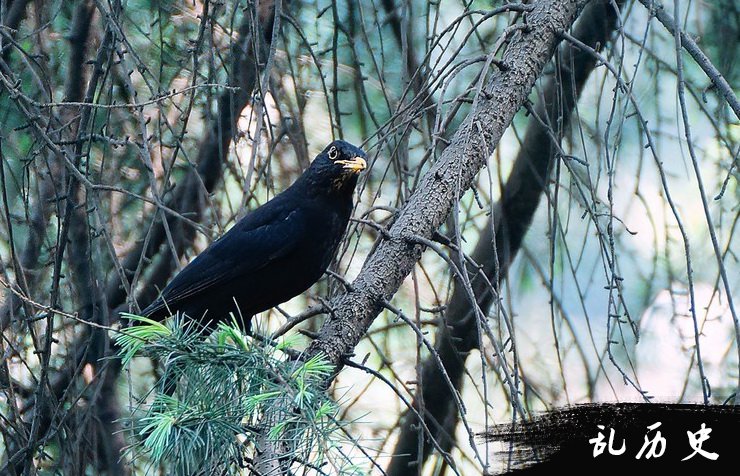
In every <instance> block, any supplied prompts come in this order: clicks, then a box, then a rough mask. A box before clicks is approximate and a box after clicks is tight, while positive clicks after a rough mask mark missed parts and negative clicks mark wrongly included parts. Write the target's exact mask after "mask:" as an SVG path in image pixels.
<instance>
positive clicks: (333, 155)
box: [329, 146, 339, 160]
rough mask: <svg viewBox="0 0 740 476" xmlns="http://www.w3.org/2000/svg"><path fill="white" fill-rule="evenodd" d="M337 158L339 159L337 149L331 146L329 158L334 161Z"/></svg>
mask: <svg viewBox="0 0 740 476" xmlns="http://www.w3.org/2000/svg"><path fill="white" fill-rule="evenodd" d="M337 157H339V152H337V148H336V147H334V146H332V147H331V149H329V158H330V159H331V160H336V159H337Z"/></svg>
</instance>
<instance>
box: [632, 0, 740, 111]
mask: <svg viewBox="0 0 740 476" xmlns="http://www.w3.org/2000/svg"><path fill="white" fill-rule="evenodd" d="M640 3H642V4H643V5H644V6H645V8H647V9H648V10H650V13H651V14H652V15H655V18H657V19H658V21H659V22H660V23H662V24H663V26H664V27H665V28H666V30H668V31H669V32H670V33H671V35H674V36H675V35H676V24H675V22H674V21H673V18H671V16H670V15H669V14H668V13H666V12H665V9H664V8H663V5H661V4H660V3H659V2H656V1H655V0H640ZM679 36H680V37H681V46H683V48H684V49H685V50H686V51H687V52H688V53H689V54H690V55H691V57H692V58H694V61H696V64H697V65H698V66H699V67H700V68H701V69H702V70H703V71H704V73H705V74H706V75H707V76H708V77H709V79H710V80H712V84H714V87H715V88H717V91H719V93H720V94H721V95H722V97H723V98H725V101H727V104H729V105H730V108H732V110H733V112H734V113H735V117H737V118H738V119H740V100H738V98H737V96H735V92H734V91H733V90H732V86H730V84H729V83H728V82H727V80H726V79H725V77H724V76H722V73H720V72H719V70H718V69H717V68H716V67H715V66H714V65H713V64H712V62H711V61H710V60H709V58H708V57H707V55H706V54H704V52H703V51H702V50H701V48H699V45H697V44H696V41H694V39H693V38H691V36H689V35H688V34H687V33H686V32H685V31H683V30H680V29H679Z"/></svg>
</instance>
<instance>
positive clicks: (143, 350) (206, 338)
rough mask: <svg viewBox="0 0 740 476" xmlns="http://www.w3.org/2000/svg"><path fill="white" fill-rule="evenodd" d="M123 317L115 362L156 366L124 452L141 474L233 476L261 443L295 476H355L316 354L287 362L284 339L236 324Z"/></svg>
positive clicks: (326, 369) (322, 362) (326, 371)
mask: <svg viewBox="0 0 740 476" xmlns="http://www.w3.org/2000/svg"><path fill="white" fill-rule="evenodd" d="M128 317H129V318H130V319H133V320H135V321H137V325H135V326H133V327H130V328H127V329H125V330H124V331H122V332H121V333H120V334H118V335H117V337H116V342H117V343H118V345H119V346H120V347H121V353H120V354H121V358H122V359H123V363H124V365H127V364H128V363H129V362H130V361H131V360H132V359H133V358H134V357H137V356H144V357H149V358H152V359H154V361H156V362H159V367H160V368H161V378H160V379H159V381H158V383H157V385H156V387H155V388H154V389H153V390H152V392H151V393H150V394H149V395H146V396H145V397H144V398H142V399H141V400H140V401H139V402H137V405H136V408H135V409H134V412H133V415H134V416H133V417H132V418H131V420H132V421H131V427H132V428H133V433H134V435H133V438H132V440H133V441H132V444H131V446H130V447H129V453H130V456H131V458H132V459H133V460H134V461H135V462H137V465H139V464H142V462H143V465H144V466H145V467H147V468H148V470H147V474H151V471H150V470H152V469H154V468H157V467H158V468H160V469H161V470H163V472H165V473H166V474H187V475H196V474H204V475H205V474H209V475H210V474H241V472H242V471H245V470H246V471H249V469H250V468H251V463H252V461H253V460H254V457H255V455H256V453H257V452H259V451H263V447H265V446H271V447H276V446H279V447H280V448H282V449H283V451H282V452H281V454H280V459H281V463H280V464H281V466H283V467H291V468H296V467H301V468H303V471H301V473H306V471H308V473H307V474H311V473H313V474H357V471H356V466H355V465H353V464H352V461H351V460H350V458H349V457H348V456H347V455H346V453H345V451H344V450H343V448H345V449H346V443H347V442H346V439H345V438H344V437H343V436H342V435H343V433H342V432H341V424H340V422H338V421H337V419H336V414H337V411H338V406H337V404H336V403H335V402H334V401H332V400H331V399H330V398H329V397H328V396H327V394H326V392H325V391H324V390H323V388H322V386H321V382H322V381H323V380H324V379H325V377H326V376H327V375H328V374H329V373H330V372H331V371H332V370H333V368H332V366H331V365H330V364H329V363H328V362H327V361H326V360H325V359H324V358H323V357H322V356H321V355H318V356H314V357H312V358H310V359H306V360H302V359H300V358H298V359H296V358H291V356H290V355H291V354H292V353H291V352H290V351H289V349H290V348H291V347H290V344H291V342H289V341H282V342H280V343H269V342H265V341H264V340H258V339H254V338H252V337H249V336H247V335H245V334H243V333H242V332H241V331H240V330H239V328H238V326H237V325H236V323H235V322H234V323H232V324H225V323H220V324H219V325H218V327H217V328H216V330H215V331H213V332H211V333H207V332H206V331H205V330H203V329H198V328H196V325H195V324H192V323H189V322H185V321H183V320H180V319H178V318H177V317H174V318H171V319H169V320H167V321H165V322H163V323H162V322H156V321H153V320H150V319H147V318H144V317H140V316H133V315H129V316H128ZM352 444H354V443H351V445H352Z"/></svg>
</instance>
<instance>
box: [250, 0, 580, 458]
mask: <svg viewBox="0 0 740 476" xmlns="http://www.w3.org/2000/svg"><path fill="white" fill-rule="evenodd" d="M585 3H587V2H585V1H554V0H542V1H539V2H537V3H536V4H535V5H534V6H533V7H532V10H531V11H529V12H528V13H526V14H525V15H524V23H523V24H520V25H519V26H517V27H515V28H512V29H510V30H507V32H508V33H507V34H511V37H510V38H509V40H510V43H509V46H508V47H507V49H506V51H505V53H504V55H503V58H502V61H501V62H500V67H499V69H500V71H498V72H497V73H495V74H493V75H492V76H491V78H490V80H488V82H487V84H485V85H484V86H483V87H482V88H481V91H480V94H478V95H477V96H476V99H475V102H474V104H473V107H472V111H471V112H470V114H469V115H468V116H467V118H466V119H465V120H464V121H463V123H462V124H461V126H460V128H459V129H458V131H457V132H456V133H455V135H454V136H453V138H452V141H451V144H450V145H449V146H448V147H447V148H446V149H445V150H444V152H443V153H442V155H441V157H440V158H439V159H438V160H437V161H436V162H435V163H434V164H433V165H432V166H431V168H430V170H429V171H428V172H427V173H426V174H425V175H424V177H423V178H422V180H421V182H420V185H419V187H418V188H417V189H416V190H415V191H414V192H413V193H412V195H411V196H410V197H409V200H408V201H407V202H406V204H405V205H404V206H403V208H402V209H401V210H399V212H398V214H397V216H396V220H395V222H394V223H393V225H392V226H391V228H390V229H389V230H388V232H387V233H384V234H382V235H381V238H380V242H379V243H378V245H377V247H376V248H375V250H374V252H373V253H372V254H371V255H370V256H369V257H368V259H367V260H366V261H365V264H364V265H363V267H362V270H361V271H360V274H359V275H358V277H357V279H355V281H354V282H353V283H352V285H351V286H350V287H349V289H348V290H347V291H346V292H344V293H343V294H340V295H338V296H336V297H335V298H333V299H332V300H331V302H330V305H329V308H330V316H329V318H328V319H327V321H326V322H325V323H324V325H323V327H322V329H321V331H320V333H319V335H318V337H317V338H316V340H314V341H313V343H312V344H311V346H310V347H309V349H308V351H307V354H308V355H315V354H317V353H322V354H323V355H324V356H325V357H326V358H327V359H328V360H329V361H330V362H331V363H332V364H334V365H335V366H336V368H337V370H339V369H340V368H341V367H342V365H343V359H344V358H345V357H346V356H348V355H350V354H351V353H352V350H353V349H354V347H355V346H356V345H357V343H358V342H359V341H360V339H362V337H363V336H364V335H365V333H366V332H367V330H368V328H369V327H370V324H371V323H372V321H373V320H374V319H375V317H376V316H377V315H378V314H379V312H380V310H381V307H382V306H383V304H384V303H385V302H387V301H389V300H390V299H391V298H392V297H393V295H394V294H395V293H396V291H397V290H398V288H399V287H400V285H401V283H402V282H403V280H404V279H405V278H406V277H407V276H408V275H409V273H410V272H411V271H412V270H413V268H414V266H415V265H416V263H417V261H418V260H419V258H420V257H421V254H422V252H423V248H424V246H423V244H422V243H423V241H424V240H430V239H431V238H432V236H433V235H434V233H435V232H436V230H437V229H438V228H439V226H440V225H441V224H442V223H443V222H444V221H445V219H446V218H447V216H448V214H449V213H450V210H451V209H452V207H453V206H455V205H456V204H457V202H458V200H459V199H460V198H461V196H462V194H463V193H464V192H465V191H466V190H468V189H469V188H470V186H471V185H472V183H473V180H474V179H475V176H476V174H477V173H478V171H479V170H480V169H481V168H482V167H483V166H484V165H485V164H486V161H487V160H488V158H489V156H490V154H491V153H492V151H493V149H494V148H495V147H496V145H497V144H498V141H499V140H500V139H501V136H502V135H503V133H504V131H505V130H506V128H507V127H508V125H509V124H510V123H511V121H512V120H513V118H514V115H515V114H516V112H517V111H518V110H519V109H520V108H521V106H522V105H523V104H524V102H525V101H526V100H527V96H528V94H529V92H530V91H531V90H532V87H533V86H534V83H535V80H536V79H537V77H538V76H539V74H540V73H541V72H542V68H543V67H544V66H545V64H546V63H547V62H548V61H549V60H550V58H551V57H552V54H553V52H554V50H555V48H556V45H557V42H558V34H559V33H560V32H562V31H565V30H566V29H568V28H570V26H571V25H572V24H573V21H574V20H575V18H576V16H577V14H578V11H579V9H580V8H582V7H583V5H585ZM491 59H493V58H491ZM265 457H267V458H274V454H270V453H269V452H268V454H266V455H265ZM257 464H258V465H259V461H257Z"/></svg>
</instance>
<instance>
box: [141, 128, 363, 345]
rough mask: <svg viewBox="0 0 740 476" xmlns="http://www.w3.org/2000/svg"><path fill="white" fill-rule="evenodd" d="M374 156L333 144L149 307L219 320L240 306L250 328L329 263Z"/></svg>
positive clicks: (158, 312)
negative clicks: (359, 181) (258, 316)
mask: <svg viewBox="0 0 740 476" xmlns="http://www.w3.org/2000/svg"><path fill="white" fill-rule="evenodd" d="M366 158H367V156H366V155H365V153H364V152H363V151H362V150H361V149H359V148H357V147H355V146H353V145H352V144H349V143H347V142H344V141H341V140H337V141H334V142H332V143H331V144H329V145H328V146H327V147H326V148H325V149H324V150H323V151H322V152H321V153H320V154H319V155H317V156H316V158H315V159H314V161H313V162H312V163H311V165H310V166H309V167H308V169H306V171H305V172H304V173H303V174H302V175H301V176H300V177H299V178H298V180H296V181H295V183H293V185H291V186H290V187H288V188H287V189H286V190H285V191H283V192H282V193H280V194H278V195H276V196H275V197H274V198H273V199H272V200H270V201H268V202H267V203H265V204H264V205H262V206H261V207H259V208H257V209H255V210H254V211H252V212H250V213H249V214H247V215H246V216H245V217H244V218H242V219H241V220H239V222H238V223H237V224H236V225H234V226H233V227H232V228H231V229H230V230H229V231H228V232H226V233H225V234H224V235H223V236H222V237H221V238H219V239H218V240H216V241H215V242H213V243H212V244H211V245H210V246H209V247H208V248H207V249H206V250H205V251H203V252H202V253H200V254H199V255H198V256H197V257H196V258H195V259H194V260H193V261H192V262H190V263H189V264H188V265H187V266H186V267H185V268H184V269H183V270H182V271H180V273H179V274H178V275H177V276H175V278H174V279H173V280H172V281H171V282H170V283H169V284H168V285H167V286H166V287H165V288H164V290H163V291H162V293H161V295H160V296H159V298H157V300H156V301H154V302H153V303H151V304H150V305H149V306H147V307H146V309H144V310H143V311H142V315H144V316H146V317H149V318H152V319H156V320H161V319H164V318H166V317H169V316H170V315H173V314H174V313H175V312H179V313H181V314H185V315H187V316H188V317H189V318H191V319H194V320H196V321H198V322H200V323H201V324H203V325H211V324H213V323H215V322H218V321H219V320H224V319H228V318H229V313H233V314H234V316H236V317H237V319H240V318H241V324H242V327H243V328H244V330H245V331H247V332H249V330H250V319H251V318H252V316H253V315H255V314H257V313H259V312H262V311H265V310H267V309H270V308H271V307H274V306H276V305H278V304H280V303H283V302H285V301H287V300H289V299H290V298H292V297H294V296H297V295H298V294H300V293H302V292H303V291H305V290H306V289H308V288H309V287H310V286H311V285H312V284H313V283H315V282H316V281H317V280H318V279H319V278H320V277H321V275H322V274H323V273H324V271H325V270H326V268H327V267H328V266H329V264H330V263H331V260H332V259H333V258H334V254H335V253H336V250H337V247H338V245H339V242H340V241H341V239H342V236H343V235H344V231H345V229H346V228H347V223H348V222H349V217H350V214H351V212H352V194H353V192H354V189H355V186H356V185H357V179H358V176H359V173H360V172H361V171H362V170H364V169H365V167H367V162H366Z"/></svg>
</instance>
